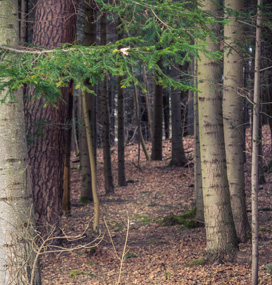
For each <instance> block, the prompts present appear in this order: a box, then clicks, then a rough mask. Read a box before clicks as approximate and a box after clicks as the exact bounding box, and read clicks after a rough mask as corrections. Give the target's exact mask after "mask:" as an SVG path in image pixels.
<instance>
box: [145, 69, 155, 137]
mask: <svg viewBox="0 0 272 285" xmlns="http://www.w3.org/2000/svg"><path fill="white" fill-rule="evenodd" d="M143 81H144V88H145V89H146V91H147V92H146V93H145V102H146V111H147V117H148V132H149V137H150V140H151V141H152V140H153V134H152V120H151V117H152V116H151V110H150V106H149V98H148V86H147V76H146V72H145V67H144V66H143Z"/></svg>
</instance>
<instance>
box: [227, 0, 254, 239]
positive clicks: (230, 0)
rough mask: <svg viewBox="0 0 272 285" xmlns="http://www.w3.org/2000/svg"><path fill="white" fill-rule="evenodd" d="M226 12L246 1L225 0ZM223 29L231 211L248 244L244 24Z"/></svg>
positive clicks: (241, 237)
mask: <svg viewBox="0 0 272 285" xmlns="http://www.w3.org/2000/svg"><path fill="white" fill-rule="evenodd" d="M225 8H226V9H233V11H236V12H240V11H241V10H242V9H243V0H239V1H238V0H225ZM225 18H226V19H230V20H231V21H230V22H228V23H227V24H226V25H225V26H224V36H225V44H226V46H225V51H224V89H223V118H224V120H223V123H224V138H225V148H226V161H227V173H228V182H229V190H230V197H231V207H232V214H233V220H234V224H235V229H236V233H237V236H238V238H239V240H240V241H241V242H246V240H247V236H248V233H249V230H250V228H249V223H248V217H247V212H246V200H245V182H244V131H243V122H244V121H243V119H244V118H243V116H244V115H243V114H244V113H243V104H244V102H243V97H242V96H240V95H239V89H240V90H241V89H242V87H243V58H242V57H241V55H240V53H241V50H240V49H239V40H240V39H241V36H242V35H243V29H242V24H241V23H239V22H238V21H237V20H236V17H235V16H231V17H229V16H228V14H227V10H226V12H225Z"/></svg>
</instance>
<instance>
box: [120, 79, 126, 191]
mask: <svg viewBox="0 0 272 285" xmlns="http://www.w3.org/2000/svg"><path fill="white" fill-rule="evenodd" d="M121 80H122V78H121V77H120V76H119V77H118V185H120V186H125V185H126V184H127V183H126V170H125V128H124V93H123V89H122V88H121Z"/></svg>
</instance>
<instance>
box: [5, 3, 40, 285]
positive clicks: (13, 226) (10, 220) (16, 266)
mask: <svg viewBox="0 0 272 285" xmlns="http://www.w3.org/2000/svg"><path fill="white" fill-rule="evenodd" d="M17 15H18V14H17V1H10V0H5V1H0V44H1V45H3V44H9V45H11V46H12V45H15V44H18V39H19V32H18V21H17ZM15 96H16V101H9V99H8V100H7V101H6V102H5V103H3V104H0V146H1V156H0V217H1V219H0V228H1V231H0V284H16V285H17V284H18V285H21V284H29V283H30V282H31V280H32V281H33V282H32V284H35V285H36V284H41V280H40V275H39V271H38V268H37V263H35V262H34V260H35V252H34V250H33V249H34V248H33V246H34V243H33V244H32V239H34V234H35V232H34V230H33V227H34V226H35V225H34V216H33V214H32V213H33V212H32V192H31V182H30V179H29V171H28V169H27V164H28V160H27V148H26V137H25V124H24V109H23V107H24V105H23V92H20V91H19V92H18V93H17V94H16V95H15ZM4 97H5V91H4V92H2V93H0V99H1V100H2V99H3V98H4ZM35 249H36V248H35ZM31 277H32V278H31Z"/></svg>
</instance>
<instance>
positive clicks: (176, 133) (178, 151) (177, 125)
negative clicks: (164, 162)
mask: <svg viewBox="0 0 272 285" xmlns="http://www.w3.org/2000/svg"><path fill="white" fill-rule="evenodd" d="M171 103H172V104H171V109H172V160H171V164H172V165H174V166H179V167H182V166H184V165H185V164H186V163H187V159H186V156H185V152H184V147H183V136H182V121H181V103H180V91H179V90H172V94H171Z"/></svg>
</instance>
